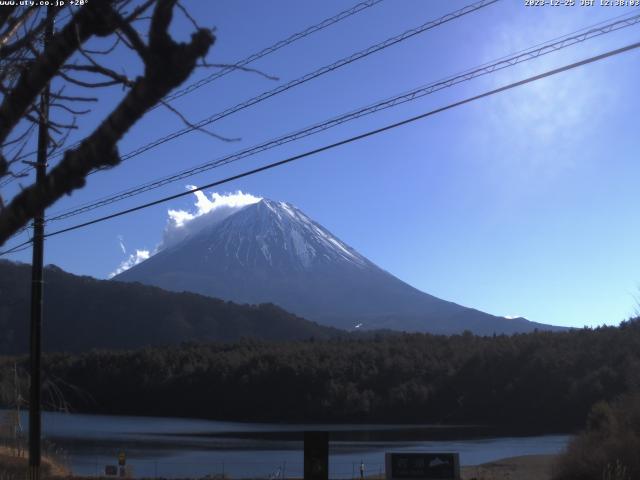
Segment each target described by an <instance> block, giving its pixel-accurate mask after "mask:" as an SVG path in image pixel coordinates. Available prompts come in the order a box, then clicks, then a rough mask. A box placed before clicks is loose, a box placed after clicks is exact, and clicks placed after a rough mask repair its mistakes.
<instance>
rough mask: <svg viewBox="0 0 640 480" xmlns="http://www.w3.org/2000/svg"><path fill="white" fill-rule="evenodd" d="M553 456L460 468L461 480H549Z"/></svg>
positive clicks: (533, 456)
mask: <svg viewBox="0 0 640 480" xmlns="http://www.w3.org/2000/svg"><path fill="white" fill-rule="evenodd" d="M555 459H556V456H555V455H524V456H520V457H511V458H504V459H501V460H496V461H495V462H489V463H485V464H482V465H476V466H469V467H462V479H463V480H516V479H517V480H550V479H551V473H552V469H553V465H554V462H555Z"/></svg>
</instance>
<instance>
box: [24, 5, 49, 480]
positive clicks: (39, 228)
mask: <svg viewBox="0 0 640 480" xmlns="http://www.w3.org/2000/svg"><path fill="white" fill-rule="evenodd" d="M47 17H48V21H47V25H46V28H45V33H44V46H43V49H46V48H47V45H48V44H49V41H50V39H51V37H52V36H53V8H52V7H48V8H47ZM48 129H49V85H48V84H47V86H46V87H45V88H44V90H43V91H42V94H41V95H40V120H39V123H38V158H37V162H36V183H37V184H38V185H42V184H43V183H44V179H45V175H46V171H47V147H48V144H49V133H48ZM43 260H44V209H43V210H40V211H39V212H38V213H37V214H36V215H35V217H34V219H33V257H32V264H31V337H30V349H29V354H30V356H29V371H30V376H31V381H30V386H29V480H40V458H41V448H40V437H41V432H42V424H41V412H40V406H41V398H40V397H41V392H42V385H41V378H40V370H41V366H40V359H41V354H42V348H41V330H42V286H43V280H42V266H43Z"/></svg>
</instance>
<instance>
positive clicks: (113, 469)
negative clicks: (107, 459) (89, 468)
mask: <svg viewBox="0 0 640 480" xmlns="http://www.w3.org/2000/svg"><path fill="white" fill-rule="evenodd" d="M104 474H105V475H106V476H107V477H115V476H116V475H118V467H117V466H116V465H106V466H105V467H104Z"/></svg>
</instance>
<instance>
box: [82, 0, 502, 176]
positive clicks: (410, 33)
mask: <svg viewBox="0 0 640 480" xmlns="http://www.w3.org/2000/svg"><path fill="white" fill-rule="evenodd" d="M498 1H500V0H480V1H479V2H475V3H472V4H470V5H467V6H465V7H463V8H461V9H458V10H456V11H454V12H452V13H448V14H446V15H443V16H442V17H440V18H438V19H436V20H431V21H429V22H427V23H424V24H422V25H420V26H418V27H415V28H412V29H409V30H407V31H405V32H403V33H401V34H400V35H396V36H394V37H391V38H388V39H387V40H385V41H383V42H380V43H377V44H375V45H372V46H370V47H368V48H366V49H364V50H361V51H359V52H356V53H354V54H352V55H349V56H348V57H344V58H342V59H340V60H338V61H336V62H334V63H332V64H330V65H325V66H324V67H321V68H319V69H317V70H314V71H313V72H310V73H307V74H306V75H303V76H302V77H299V78H297V79H295V80H292V81H290V82H288V83H285V84H282V85H280V86H278V87H276V88H274V89H272V90H267V91H266V92H263V93H261V94H260V95H257V96H255V97H253V98H250V99H248V100H245V101H244V102H241V103H238V104H237V105H234V106H233V107H229V108H227V109H226V110H223V111H221V112H218V113H215V114H213V115H211V116H209V117H207V118H205V119H203V120H200V121H199V122H197V123H195V124H194V125H192V126H189V127H185V128H183V129H181V130H177V131H175V132H172V133H170V134H168V135H165V136H163V137H160V138H158V139H156V140H154V141H152V142H149V143H147V144H146V145H142V146H140V147H138V148H137V149H135V150H133V151H131V152H128V153H126V154H125V155H122V156H121V161H122V162H124V161H126V160H129V159H130V158H133V157H136V156H138V155H140V154H142V153H144V152H146V151H148V150H151V149H152V148H155V147H157V146H159V145H162V144H164V143H166V142H169V141H171V140H174V139H176V138H178V137H181V136H182V135H184V134H186V133H189V132H193V131H196V130H198V129H201V128H202V127H205V126H207V125H210V124H212V123H214V122H217V121H218V120H221V119H223V118H225V117H228V116H229V115H231V114H233V113H236V112H239V111H241V110H244V109H245V108H248V107H251V106H253V105H256V104H258V103H260V102H263V101H265V100H267V99H269V98H271V97H273V96H275V95H278V94H280V93H283V92H286V91H288V90H290V89H292V88H294V87H297V86H298V85H302V84H304V83H306V82H309V81H311V80H313V79H316V78H318V77H321V76H323V75H326V74H327V73H330V72H333V71H335V70H338V69H339V68H342V67H344V66H346V65H349V64H351V63H353V62H356V61H358V60H360V59H362V58H365V57H368V56H369V55H372V54H374V53H376V52H379V51H381V50H384V49H385V48H388V47H391V46H393V45H395V44H397V43H400V42H403V41H404V40H407V39H409V38H412V37H414V36H416V35H419V34H421V33H424V32H426V31H428V30H431V29H433V28H436V27H439V26H440V25H442V24H444V23H447V22H450V21H452V20H455V19H457V18H460V17H462V16H464V15H467V14H469V13H472V12H475V11H477V10H480V9H481V8H485V7H488V6H489V5H492V4H494V3H496V2H498ZM99 171H100V170H94V171H92V172H90V173H89V175H91V174H93V173H96V172H99Z"/></svg>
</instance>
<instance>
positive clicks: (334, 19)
mask: <svg viewBox="0 0 640 480" xmlns="http://www.w3.org/2000/svg"><path fill="white" fill-rule="evenodd" d="M382 1H383V0H366V1H364V2H360V3H358V4H356V5H354V6H353V7H351V8H348V9H347V10H343V11H341V12H339V13H337V14H335V15H333V16H331V17H328V18H325V19H324V20H322V21H321V22H319V23H316V24H315V25H311V26H310V27H307V28H305V29H304V30H301V31H300V32H297V33H294V34H292V35H290V36H289V37H287V38H285V39H283V40H280V41H278V42H276V43H274V44H273V45H270V46H268V47H266V48H263V49H262V50H260V51H259V52H255V53H253V54H251V55H249V56H248V57H245V58H243V59H242V60H239V61H237V62H236V63H234V64H232V65H229V66H227V67H224V68H223V69H221V70H219V71H217V72H215V73H212V74H211V75H209V76H207V77H205V78H203V79H200V80H198V81H197V82H194V83H192V84H190V85H187V86H186V87H184V88H182V89H180V90H177V91H175V92H173V93H171V94H169V95H167V96H166V97H164V99H163V100H164V101H165V102H168V101H171V100H175V99H176V98H180V97H183V96H184V95H187V94H189V93H191V92H193V91H195V90H197V89H198V88H200V87H202V86H204V85H207V84H209V83H211V82H214V81H216V80H218V79H219V78H221V77H224V76H225V75H227V74H228V73H231V72H233V71H235V70H237V69H239V68H242V67H245V66H246V65H249V64H250V63H252V62H255V61H256V60H259V59H261V58H263V57H266V56H267V55H270V54H272V53H275V52H277V51H278V50H280V49H281V48H284V47H286V46H287V45H290V44H292V43H294V42H296V41H298V40H301V39H303V38H305V37H308V36H309V35H312V34H314V33H316V32H319V31H321V30H324V29H325V28H327V27H330V26H331V25H333V24H335V23H338V22H340V21H342V20H344V19H346V18H349V17H351V16H353V15H355V14H357V13H360V12H362V11H364V10H366V9H368V8H370V7H373V6H374V5H377V4H379V3H381V2H382ZM69 16H70V15H69V14H67V16H66V17H64V18H63V19H61V21H63V20H65V19H66V18H68V17H69ZM160 105H161V104H156V105H155V106H154V107H152V108H151V110H154V109H155V108H157V107H159V106H160ZM80 143H82V140H80V141H79V142H76V143H74V144H73V145H71V146H69V147H68V148H67V150H68V149H71V148H76V147H77V146H78V145H80ZM35 153H36V152H35V151H34V152H30V153H29V154H27V156H30V155H33V154H35ZM62 154H63V152H59V153H57V154H54V155H51V157H53V158H55V157H59V156H61V155H62ZM31 169H32V167H26V168H24V169H22V170H21V171H20V172H18V174H17V175H23V174H25V173H28V172H29V171H30V170H31ZM13 180H15V178H14V177H9V178H8V179H5V180H4V181H2V182H0V188H2V187H4V186H6V185H8V184H9V183H11V182H12V181H13Z"/></svg>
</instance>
